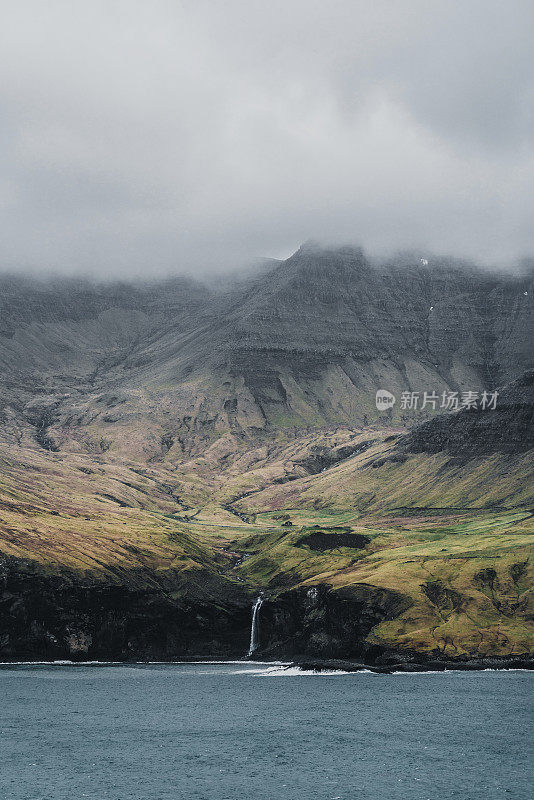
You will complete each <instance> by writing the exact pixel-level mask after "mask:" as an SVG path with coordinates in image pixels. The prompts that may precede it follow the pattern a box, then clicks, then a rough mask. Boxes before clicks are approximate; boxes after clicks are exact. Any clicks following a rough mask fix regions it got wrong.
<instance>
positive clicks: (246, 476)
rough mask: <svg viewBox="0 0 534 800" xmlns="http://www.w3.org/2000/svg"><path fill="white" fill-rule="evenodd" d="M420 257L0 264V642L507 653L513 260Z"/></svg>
mask: <svg viewBox="0 0 534 800" xmlns="http://www.w3.org/2000/svg"><path fill="white" fill-rule="evenodd" d="M429 261H430V263H429V264H428V265H422V264H421V263H419V261H418V259H408V258H405V259H404V260H403V261H402V260H398V261H397V262H396V263H382V264H376V263H371V262H370V261H369V260H368V259H367V258H366V257H365V255H364V254H363V253H362V252H361V251H360V250H358V249H357V248H338V249H325V248H322V247H319V246H317V245H313V244H307V245H305V246H303V247H302V248H300V250H299V251H297V253H295V254H294V255H293V256H292V257H291V258H289V259H287V260H286V261H284V262H279V263H278V262H273V263H270V264H268V265H264V267H263V268H262V270H260V271H259V272H258V273H257V274H256V275H255V276H254V277H252V278H249V279H248V280H246V281H241V282H235V283H234V284H232V286H229V287H227V288H221V287H220V286H218V287H217V289H215V288H211V289H210V288H208V287H205V286H202V285H201V284H199V283H196V282H194V281H192V280H186V279H175V280H170V281H165V282H159V283H143V284H142V283H138V284H135V285H129V284H117V283H109V284H98V285H97V284H92V283H90V282H83V281H78V280H68V281H61V282H59V281H36V280H30V279H22V278H16V277H13V276H11V277H9V276H4V277H3V278H0V364H1V366H2V374H1V377H0V421H1V423H2V424H1V426H0V553H1V554H2V555H1V570H0V581H1V585H2V594H1V598H0V659H1V658H3V659H11V658H15V659H17V658H64V657H73V658H183V657H192V658H193V657H207V656H220V657H237V656H240V655H244V654H245V653H246V650H247V647H248V637H249V633H250V608H251V605H252V602H253V599H254V598H255V597H256V596H257V595H258V592H260V591H263V592H265V594H266V597H265V602H264V605H263V606H262V612H261V613H262V620H263V627H262V633H261V637H260V650H259V652H261V653H262V654H263V655H265V656H269V657H270V656H273V657H280V656H283V657H291V656H293V655H299V654H300V655H304V656H311V657H339V658H365V659H366V660H368V661H374V662H377V663H378V662H380V660H382V661H388V659H389V660H391V659H399V658H400V659H404V660H410V659H411V660H419V661H421V660H425V659H428V658H432V657H436V654H438V655H440V657H446V658H449V659H454V658H456V659H464V658H468V657H482V656H484V657H490V656H491V657H499V658H505V657H510V656H512V655H514V656H523V655H525V654H528V653H531V652H534V641H533V636H532V619H533V616H532V612H533V609H532V602H533V600H532V589H531V586H532V562H531V542H532V534H533V530H534V529H533V522H532V519H533V518H532V511H531V508H532V502H533V501H534V480H533V470H532V453H533V428H534V426H533V419H532V411H533V408H534V398H533V375H534V372H532V370H533V369H534V352H533V348H532V341H533V333H534V326H533V315H532V292H533V290H534V287H532V282H533V281H532V275H524V276H511V275H493V274H489V273H486V272H483V271H480V270H477V269H476V268H475V267H472V266H469V265H466V264H460V263H451V262H447V261H444V260H441V261H439V260H438V259H433V260H432V259H429ZM529 370H530V371H529ZM497 387H500V388H499V399H498V402H497V407H496V409H491V410H486V411H482V410H476V411H469V410H461V411H459V412H458V413H452V414H451V413H448V414H445V413H442V409H440V407H439V403H438V404H437V407H436V408H435V409H432V407H431V406H429V408H425V409H424V410H421V409H420V408H418V409H410V408H403V407H402V403H401V400H400V398H401V394H402V392H416V393H419V394H420V396H421V397H422V396H423V393H424V392H425V391H426V392H436V394H437V395H438V396H439V397H441V396H442V394H443V392H445V393H448V392H457V393H458V396H459V397H460V398H461V396H462V392H467V391H473V392H478V393H479V396H480V394H481V393H482V391H483V390H484V389H487V390H493V389H495V388H497ZM503 387H504V388H503ZM378 389H386V390H388V391H390V392H392V393H393V394H395V395H396V397H397V402H396V403H395V405H394V406H393V408H390V409H388V410H387V411H384V412H380V411H378V410H377V408H376V405H375V394H376V391H377V390H378Z"/></svg>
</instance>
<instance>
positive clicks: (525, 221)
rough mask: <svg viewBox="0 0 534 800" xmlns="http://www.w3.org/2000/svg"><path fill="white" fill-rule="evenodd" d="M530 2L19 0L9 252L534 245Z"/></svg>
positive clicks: (32, 255) (142, 266) (13, 22)
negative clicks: (318, 244)
mask: <svg viewBox="0 0 534 800" xmlns="http://www.w3.org/2000/svg"><path fill="white" fill-rule="evenodd" d="M533 41H534V3H533V2H532V0H524V2H523V1H522V0H502V2H499V1H498V0H458V1H456V0H372V2H370V0H364V1H360V0H321V1H320V2H316V1H315V0H282V1H279V0H263V2H259V1H258V0H224V1H222V0H183V2H179V0H173V1H172V2H171V1H170V0H169V1H168V2H167V1H166V0H150V1H149V2H147V0H142V2H141V1H139V0H124V2H121V0H105V2H99V0H83V2H82V0H65V1H64V2H63V1H57V0H47V1H46V2H45V1H44V0H36V1H35V2H32V1H31V0H16V1H12V0H3V2H2V21H1V25H0V52H1V54H2V56H1V61H0V104H1V129H0V134H1V148H0V159H1V176H0V177H1V183H0V214H1V229H0V268H2V267H3V268H9V269H13V268H15V269H16V268H22V267H30V268H32V269H43V270H49V269H61V270H65V271H74V272H80V271H87V270H90V271H93V272H95V273H97V274H112V273H113V274H117V275H120V274H126V273H136V274H139V273H142V274H147V273H154V274H156V273H160V272H169V271H176V272H180V271H183V270H186V271H191V270H198V271H202V270H204V271H210V270H212V269H224V268H232V267H234V266H236V265H238V264H240V263H242V262H246V261H248V260H252V259H254V258H255V257H257V256H273V257H283V256H286V255H288V254H289V253H290V252H291V251H292V250H294V249H295V248H296V247H297V246H298V245H299V244H300V243H301V242H302V241H304V240H306V239H309V238H313V239H319V240H321V239H323V240H329V241H340V242H359V243H362V244H363V245H364V246H365V247H366V248H368V249H369V250H370V251H372V252H373V251H374V252H377V251H381V252H382V251H385V250H388V249H390V248H398V247H416V248H418V250H420V251H421V253H422V254H424V252H426V251H427V250H434V251H439V252H446V253H453V254H454V253H456V254H466V255H468V256H471V257H475V258H478V259H480V260H484V261H487V262H502V263H512V262H513V261H514V260H516V259H517V258H518V257H521V256H522V255H526V254H529V253H530V254H532V253H534V225H533V212H534V201H533V186H534V112H533V109H534V66H533V64H534V60H533V57H532V47H533V45H532V42H533Z"/></svg>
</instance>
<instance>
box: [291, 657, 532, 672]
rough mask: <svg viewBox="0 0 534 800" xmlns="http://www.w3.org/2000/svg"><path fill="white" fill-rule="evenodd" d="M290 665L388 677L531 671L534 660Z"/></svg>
mask: <svg viewBox="0 0 534 800" xmlns="http://www.w3.org/2000/svg"><path fill="white" fill-rule="evenodd" d="M291 666H293V667H299V669H301V670H303V671H305V672H308V671H310V672H326V671H327V672H331V671H340V672H363V671H365V672H376V673H379V674H385V675H391V674H392V673H394V672H445V671H447V672H449V671H457V672H475V671H478V672H480V671H484V670H510V669H524V670H534V657H533V656H529V655H528V654H525V655H522V656H509V657H502V658H468V659H464V660H455V661H454V660H449V659H438V658H431V659H429V660H428V661H424V660H421V661H417V662H415V661H406V660H402V661H399V662H397V663H388V664H383V665H381V664H363V663H359V662H357V661H343V660H340V659H331V660H328V659H312V660H309V659H296V660H295V661H293V662H292V664H291Z"/></svg>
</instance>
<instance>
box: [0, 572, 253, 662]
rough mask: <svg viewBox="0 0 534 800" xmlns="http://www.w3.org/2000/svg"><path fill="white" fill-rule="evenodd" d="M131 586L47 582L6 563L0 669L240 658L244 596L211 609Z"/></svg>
mask: <svg viewBox="0 0 534 800" xmlns="http://www.w3.org/2000/svg"><path fill="white" fill-rule="evenodd" d="M125 577H126V578H127V577H128V576H125ZM135 583H136V579H135V576H132V580H131V582H130V584H129V583H128V582H127V580H123V582H122V583H116V584H111V583H107V582H105V581H101V580H91V579H86V578H85V579H84V578H82V577H81V576H79V575H75V574H70V575H69V574H66V573H64V574H57V575H46V574H44V573H39V572H36V571H35V570H28V568H27V565H25V564H20V563H17V561H16V560H15V559H6V560H5V561H4V563H3V565H2V570H1V575H0V592H1V593H0V661H13V660H31V661H33V660H43V661H48V660H57V659H71V660H82V661H87V660H89V661H91V660H111V661H128V660H130V661H143V660H148V661H157V660H173V659H178V660H179V659H195V658H240V657H241V656H243V655H244V654H245V653H246V652H247V648H248V644H249V637H250V599H249V597H248V596H247V595H246V594H245V593H244V592H243V593H242V594H241V595H239V593H238V592H236V593H235V595H234V597H231V598H229V597H226V598H221V599H220V601H216V600H209V599H208V598H205V599H202V598H199V597H195V596H194V594H192V595H190V596H188V595H187V593H184V592H183V591H182V592H181V593H180V594H176V596H175V593H171V592H170V591H165V590H163V588H162V587H157V586H154V587H153V588H152V589H150V588H146V589H139V588H137V589H136V588H133V587H134V586H135ZM168 588H169V589H172V581H171V582H170V585H169V587H168ZM176 588H178V587H176Z"/></svg>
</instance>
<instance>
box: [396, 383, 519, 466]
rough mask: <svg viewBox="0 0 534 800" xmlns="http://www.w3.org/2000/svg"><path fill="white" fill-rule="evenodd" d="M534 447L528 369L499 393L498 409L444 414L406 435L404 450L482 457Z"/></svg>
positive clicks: (403, 441) (464, 457) (458, 456)
mask: <svg viewBox="0 0 534 800" xmlns="http://www.w3.org/2000/svg"><path fill="white" fill-rule="evenodd" d="M533 448H534V372H532V371H531V372H527V373H525V374H524V375H522V376H521V377H520V378H519V379H518V380H517V381H514V382H513V383H512V384H510V385H509V386H506V387H505V388H504V389H503V390H502V391H501V392H500V393H499V395H498V397H497V403H496V407H495V409H486V410H484V411H482V410H475V409H473V410H463V411H459V412H458V413H456V414H447V415H440V416H439V417H437V418H436V419H433V420H430V421H429V422H426V423H424V424H423V425H419V426H418V427H417V428H415V429H414V430H413V431H411V432H410V433H409V434H407V435H406V436H404V437H402V438H401V439H400V441H399V443H398V445H397V450H399V451H401V452H404V453H425V452H426V453H438V452H441V451H443V452H446V453H449V454H450V455H453V456H455V457H456V458H461V459H468V458H471V457H472V456H478V457H480V458H482V457H484V456H485V455H488V454H490V453H494V452H502V453H524V452H527V451H529V450H532V449H533Z"/></svg>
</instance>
